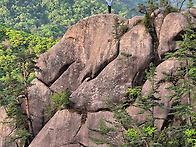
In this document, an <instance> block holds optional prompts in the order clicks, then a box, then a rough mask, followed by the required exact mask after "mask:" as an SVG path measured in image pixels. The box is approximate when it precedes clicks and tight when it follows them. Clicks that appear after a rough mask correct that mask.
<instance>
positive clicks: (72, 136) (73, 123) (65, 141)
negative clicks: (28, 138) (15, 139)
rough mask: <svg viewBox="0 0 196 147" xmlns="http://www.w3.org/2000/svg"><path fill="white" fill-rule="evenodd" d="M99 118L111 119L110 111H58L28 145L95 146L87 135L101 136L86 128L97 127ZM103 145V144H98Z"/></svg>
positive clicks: (46, 146) (53, 146)
mask: <svg viewBox="0 0 196 147" xmlns="http://www.w3.org/2000/svg"><path fill="white" fill-rule="evenodd" d="M100 119H107V120H110V121H112V120H113V117H112V113H111V112H98V113H88V114H82V115H80V114H78V113H77V112H72V111H68V110H62V111H58V112H57V113H56V114H55V115H54V117H53V118H52V119H51V120H50V121H49V122H48V123H47V124H46V125H45V126H44V128H43V129H42V130H41V131H40V133H39V134H38V135H37V136H36V138H35V139H34V140H33V142H32V143H31V144H30V145H29V147H38V146H42V147H72V146H73V147H74V146H77V147H82V146H89V147H97V146H98V145H96V144H94V143H93V142H92V141H91V140H90V139H89V138H88V136H91V137H97V138H100V137H102V136H101V135H99V134H98V133H96V132H93V131H90V130H89V129H88V127H89V128H92V129H99V121H100ZM100 146H101V147H104V146H105V145H100Z"/></svg>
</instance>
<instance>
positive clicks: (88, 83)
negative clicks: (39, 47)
mask: <svg viewBox="0 0 196 147" xmlns="http://www.w3.org/2000/svg"><path fill="white" fill-rule="evenodd" d="M191 13H192V14H195V12H194V11H193V10H192V11H191ZM116 17H117V18H119V21H124V24H125V25H126V26H127V27H128V30H127V31H126V32H125V33H124V34H123V35H122V36H121V37H120V38H119V39H116V36H115V35H114V34H113V33H112V32H114V27H113V26H114V19H115V18H116ZM152 17H153V20H154V26H155V31H156V35H157V38H158V41H159V46H158V49H155V48H154V44H153V43H154V42H153V41H154V40H153V39H152V37H151V35H150V34H149V33H148V32H147V31H146V29H145V27H144V25H143V24H142V23H141V20H142V19H143V17H134V18H132V19H130V20H126V19H123V18H121V17H119V16H117V15H114V14H106V15H95V16H92V17H88V18H85V19H83V20H81V21H79V22H78V23H77V24H75V25H73V26H72V27H71V28H69V29H68V30H67V32H66V33H65V35H64V36H63V38H62V39H61V40H60V42H59V43H57V44H56V45H55V46H53V47H52V48H51V49H50V50H49V51H48V52H46V53H44V54H42V55H41V56H40V57H39V59H38V66H39V67H40V68H41V72H38V73H37V76H38V79H39V80H38V79H37V80H35V81H34V85H33V86H32V87H31V88H30V91H29V96H30V112H31V115H32V119H33V126H34V130H35V134H37V133H38V132H39V133H38V135H37V136H36V137H35V139H34V140H33V142H32V143H31V145H30V147H38V146H43V147H44V146H46V147H49V146H51V147H60V146H61V147H76V146H77V147H80V146H88V147H95V146H97V145H95V144H94V143H93V142H92V141H91V140H90V139H89V138H88V136H97V134H94V132H92V131H90V130H88V129H87V127H92V128H94V127H95V128H97V127H98V123H99V120H100V119H101V118H102V117H103V118H107V119H109V120H113V118H112V113H111V112H110V111H108V108H107V106H106V105H105V104H104V102H103V101H104V100H107V99H112V100H114V101H115V102H117V103H122V102H123V101H124V100H125V99H126V98H127V96H126V94H125V91H127V90H128V89H129V88H132V87H134V86H137V85H143V90H142V92H143V94H144V95H145V94H146V93H147V92H148V91H149V90H150V84H149V81H146V82H145V83H144V81H143V79H144V76H145V69H147V68H148V67H149V64H150V62H151V61H153V60H158V61H157V62H156V63H161V62H162V60H161V58H164V54H165V53H166V52H170V51H173V50H176V49H177V48H178V45H177V42H176V41H178V40H180V39H181V38H180V34H181V33H182V30H183V29H184V28H185V27H186V26H187V24H188V23H187V19H186V18H185V17H184V16H183V15H182V14H180V13H170V14H169V15H167V16H164V15H163V13H162V12H161V11H160V10H156V11H155V12H154V13H153V14H152ZM192 18H193V21H195V17H192ZM158 56H159V57H160V59H157V57H158ZM177 66H178V62H177V61H176V60H174V59H170V60H166V61H164V62H162V63H161V64H160V65H157V68H156V71H157V76H156V78H157V82H156V84H157V87H158V89H159V90H160V94H159V96H160V98H161V101H160V102H162V103H163V104H164V107H163V110H157V113H156V114H155V115H156V116H157V117H160V118H163V119H164V118H166V117H167V114H168V112H167V108H169V107H171V105H172V101H171V100H169V99H166V98H165V96H166V95H168V93H169V91H168V90H166V89H165V87H167V86H169V85H170V83H162V79H163V77H164V75H163V74H162V72H163V71H165V72H167V73H168V74H172V73H173V72H174V71H175V70H176V68H177ZM66 88H68V89H69V90H70V91H71V93H72V94H71V97H70V99H71V100H72V101H73V102H74V105H73V107H72V110H70V111H68V110H62V111H59V112H57V113H56V114H55V116H54V117H53V118H52V119H50V120H49V122H48V123H47V124H46V125H45V123H46V122H47V117H45V109H44V107H45V106H46V105H48V104H49V97H50V96H51V95H52V93H53V92H58V93H59V92H63V91H64V90H65V89H66ZM127 111H128V112H129V114H130V115H132V116H133V117H135V118H136V119H139V120H140V121H142V119H144V116H145V114H144V116H142V117H141V116H139V115H138V114H137V113H138V111H139V110H138V109H137V108H134V107H129V108H127ZM78 112H80V113H78ZM84 112H85V113H84ZM163 124H164V120H160V121H158V122H155V125H156V126H157V127H158V128H159V129H161V128H162V127H163ZM44 125H45V126H44ZM43 126H44V127H43ZM42 127H43V129H41V128H42ZM40 129H41V131H40ZM98 137H101V136H98Z"/></svg>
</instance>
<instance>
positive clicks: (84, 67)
mask: <svg viewBox="0 0 196 147" xmlns="http://www.w3.org/2000/svg"><path fill="white" fill-rule="evenodd" d="M115 18H118V19H119V21H122V20H123V21H124V22H125V25H126V24H127V23H128V20H125V19H122V18H121V17H119V16H118V15H114V14H111V15H96V16H91V17H88V18H85V19H83V20H81V21H79V22H78V23H77V24H75V25H74V26H72V27H70V28H69V29H68V30H67V32H66V33H65V35H64V36H63V38H62V39H61V41H60V42H59V43H58V44H56V45H55V46H54V47H52V48H51V49H50V50H49V51H48V52H47V53H45V54H42V55H41V56H40V58H39V59H38V66H39V67H40V69H41V70H42V72H38V73H37V76H38V78H39V79H41V80H42V81H43V82H44V83H46V84H47V85H49V86H51V89H52V90H53V91H56V92H62V91H63V90H65V89H66V88H69V89H70V91H74V90H76V89H77V87H78V86H79V85H80V84H81V83H82V82H83V81H84V80H85V79H86V78H95V77H96V76H97V75H98V74H99V72H100V71H101V70H102V69H103V68H104V67H105V66H107V64H109V63H110V62H111V61H112V60H113V59H115V58H116V56H117V54H118V44H117V42H116V41H115V39H114V38H115V36H114V35H113V33H112V32H113V25H114V20H115Z"/></svg>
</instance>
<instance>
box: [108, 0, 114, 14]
mask: <svg viewBox="0 0 196 147" xmlns="http://www.w3.org/2000/svg"><path fill="white" fill-rule="evenodd" d="M112 1H113V0H106V2H107V3H108V13H111V6H112Z"/></svg>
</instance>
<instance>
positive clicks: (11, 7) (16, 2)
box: [0, 0, 143, 37]
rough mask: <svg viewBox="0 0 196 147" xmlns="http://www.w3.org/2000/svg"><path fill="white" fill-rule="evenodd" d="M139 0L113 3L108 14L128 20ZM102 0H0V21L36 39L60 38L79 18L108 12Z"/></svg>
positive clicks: (116, 0)
mask: <svg viewBox="0 0 196 147" xmlns="http://www.w3.org/2000/svg"><path fill="white" fill-rule="evenodd" d="M141 2H143V0H136V1H133V0H123V1H119V0H115V1H114V2H113V5H112V13H115V14H119V15H121V16H123V17H127V18H130V17H132V16H133V15H138V14H139V13H137V12H136V11H134V12H133V11H131V10H132V8H135V7H137V5H138V3H141ZM107 9H108V8H107V3H106V1H105V0H31V2H29V1H27V0H1V1H0V12H1V13H0V22H1V23H4V24H6V25H7V26H9V27H12V28H14V29H16V30H23V31H27V32H31V33H33V34H36V35H40V36H47V37H51V36H54V37H58V36H63V34H64V33H65V31H66V29H67V28H69V27H70V26H71V25H73V24H75V23H76V22H78V21H79V20H81V19H82V18H85V17H88V16H91V15H95V14H104V13H108V10H107Z"/></svg>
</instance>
